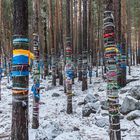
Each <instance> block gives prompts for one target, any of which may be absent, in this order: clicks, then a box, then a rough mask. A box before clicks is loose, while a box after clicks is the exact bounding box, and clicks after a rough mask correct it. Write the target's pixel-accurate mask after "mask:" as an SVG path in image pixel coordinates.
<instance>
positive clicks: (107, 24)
mask: <svg viewBox="0 0 140 140" xmlns="http://www.w3.org/2000/svg"><path fill="white" fill-rule="evenodd" d="M104 2H105V12H104V48H105V58H106V68H107V96H108V103H109V121H110V140H121V131H120V117H119V96H118V84H117V64H116V56H117V48H116V43H115V26H114V17H113V0H105V1H104Z"/></svg>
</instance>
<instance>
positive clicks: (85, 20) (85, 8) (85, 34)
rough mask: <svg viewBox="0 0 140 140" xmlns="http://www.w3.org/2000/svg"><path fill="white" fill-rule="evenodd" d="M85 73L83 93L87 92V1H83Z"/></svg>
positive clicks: (83, 73)
mask: <svg viewBox="0 0 140 140" xmlns="http://www.w3.org/2000/svg"><path fill="white" fill-rule="evenodd" d="M82 55H83V66H82V69H83V72H82V91H85V90H87V88H88V85H87V0H83V52H82Z"/></svg>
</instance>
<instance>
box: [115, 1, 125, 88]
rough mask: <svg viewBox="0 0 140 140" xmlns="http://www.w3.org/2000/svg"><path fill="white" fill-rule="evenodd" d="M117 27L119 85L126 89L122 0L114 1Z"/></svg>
mask: <svg viewBox="0 0 140 140" xmlns="http://www.w3.org/2000/svg"><path fill="white" fill-rule="evenodd" d="M114 13H115V26H116V43H117V46H118V49H119V57H118V59H119V62H118V66H119V74H118V85H119V87H124V86H125V85H126V51H125V45H126V43H125V38H124V34H123V33H122V30H121V0H114Z"/></svg>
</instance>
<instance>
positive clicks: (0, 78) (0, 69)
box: [0, 41, 2, 101]
mask: <svg viewBox="0 0 140 140" xmlns="http://www.w3.org/2000/svg"><path fill="white" fill-rule="evenodd" d="M1 59H2V57H1V41H0V101H1V80H2V68H1V62H2V61H1Z"/></svg>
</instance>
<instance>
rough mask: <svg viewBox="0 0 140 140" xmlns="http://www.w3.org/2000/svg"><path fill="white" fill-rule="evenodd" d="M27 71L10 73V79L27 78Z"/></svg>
mask: <svg viewBox="0 0 140 140" xmlns="http://www.w3.org/2000/svg"><path fill="white" fill-rule="evenodd" d="M28 75H29V71H12V77H18V76H28Z"/></svg>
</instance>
